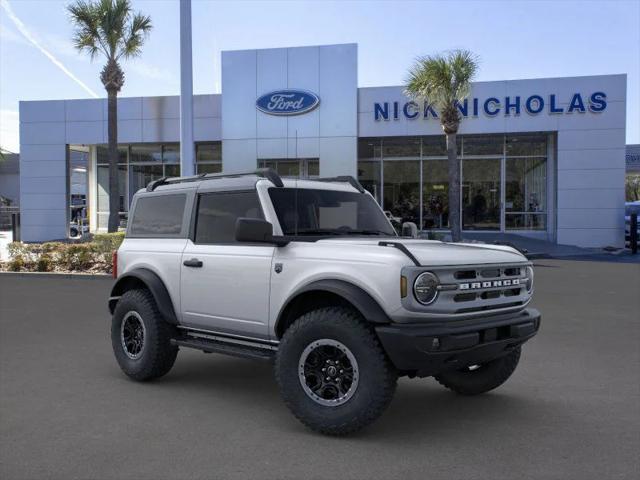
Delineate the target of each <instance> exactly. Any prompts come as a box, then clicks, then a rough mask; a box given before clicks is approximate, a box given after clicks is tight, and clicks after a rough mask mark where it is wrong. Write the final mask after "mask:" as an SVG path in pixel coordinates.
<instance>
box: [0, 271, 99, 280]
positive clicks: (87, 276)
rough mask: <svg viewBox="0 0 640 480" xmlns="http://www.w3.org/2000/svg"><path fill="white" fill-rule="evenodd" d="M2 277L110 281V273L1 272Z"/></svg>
mask: <svg viewBox="0 0 640 480" xmlns="http://www.w3.org/2000/svg"><path fill="white" fill-rule="evenodd" d="M0 276H7V277H17V278H58V279H60V278H64V279H68V278H72V279H74V280H106V279H110V278H111V275H110V274H108V273H62V272H60V273H58V272H0Z"/></svg>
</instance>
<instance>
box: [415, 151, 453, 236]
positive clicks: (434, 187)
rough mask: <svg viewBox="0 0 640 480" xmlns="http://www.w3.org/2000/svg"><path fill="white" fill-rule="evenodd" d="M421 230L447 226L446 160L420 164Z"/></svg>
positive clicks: (447, 181)
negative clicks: (421, 181)
mask: <svg viewBox="0 0 640 480" xmlns="http://www.w3.org/2000/svg"><path fill="white" fill-rule="evenodd" d="M422 177H423V183H422V228H423V229H432V228H447V227H448V226H449V169H448V162H447V160H426V161H424V162H422Z"/></svg>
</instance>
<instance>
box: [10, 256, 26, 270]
mask: <svg viewBox="0 0 640 480" xmlns="http://www.w3.org/2000/svg"><path fill="white" fill-rule="evenodd" d="M24 267H25V262H24V259H23V258H22V256H21V255H15V256H14V257H12V258H11V261H9V271H11V272H19V271H21V270H23V269H24Z"/></svg>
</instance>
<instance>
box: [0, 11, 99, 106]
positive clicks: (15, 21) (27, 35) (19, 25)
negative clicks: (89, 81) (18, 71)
mask: <svg viewBox="0 0 640 480" xmlns="http://www.w3.org/2000/svg"><path fill="white" fill-rule="evenodd" d="M0 5H1V6H2V8H4V10H5V12H7V16H8V17H9V20H11V21H12V22H13V24H14V25H15V26H16V28H17V29H18V31H19V32H20V33H21V34H22V35H23V36H24V38H26V39H27V40H28V41H29V43H31V44H32V45H33V46H34V47H35V48H37V49H38V50H40V52H42V54H43V55H44V56H45V57H47V58H48V59H49V60H51V62H52V63H53V64H54V65H55V66H56V67H58V68H59V69H60V70H62V71H63V72H64V74H65V75H67V76H68V77H69V78H70V79H71V80H73V81H74V82H76V83H77V84H78V85H80V87H82V89H83V90H85V91H86V92H87V93H88V94H89V95H91V96H92V97H94V98H100V96H99V95H98V94H97V93H96V92H94V91H93V90H91V89H90V88H89V87H88V86H87V85H86V84H85V83H84V82H83V81H82V80H80V79H79V78H78V77H76V76H75V75H74V74H73V73H72V72H71V71H70V70H69V69H68V68H67V67H65V66H64V64H63V63H62V62H61V61H60V60H58V59H57V58H56V57H55V56H54V55H53V54H52V53H51V52H49V50H47V49H46V48H45V47H44V46H42V44H41V43H40V42H39V41H38V39H37V38H36V37H35V36H34V35H33V34H32V33H31V31H30V30H29V29H28V28H27V26H26V25H25V24H24V23H22V20H20V19H19V18H18V17H17V16H16V14H15V13H14V12H13V9H12V8H11V5H10V4H9V0H0Z"/></svg>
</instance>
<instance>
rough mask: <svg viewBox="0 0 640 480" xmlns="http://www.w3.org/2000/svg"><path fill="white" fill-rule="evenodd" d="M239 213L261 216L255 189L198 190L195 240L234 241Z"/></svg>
mask: <svg viewBox="0 0 640 480" xmlns="http://www.w3.org/2000/svg"><path fill="white" fill-rule="evenodd" d="M239 217H246V218H263V216H262V209H261V207H260V201H259V200H258V194H257V193H256V192H255V191H251V192H226V193H205V194H201V195H200V198H199V201H198V213H197V218H196V236H195V243H205V244H206V243H235V242H236V220H237V219H238V218H239Z"/></svg>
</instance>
